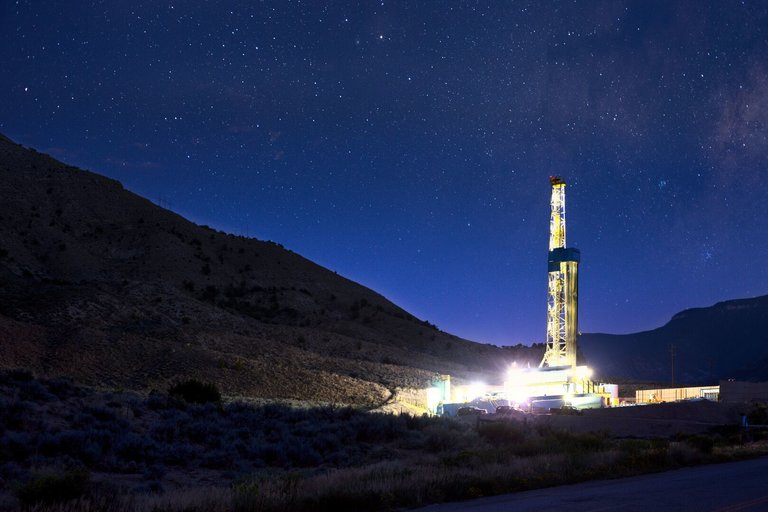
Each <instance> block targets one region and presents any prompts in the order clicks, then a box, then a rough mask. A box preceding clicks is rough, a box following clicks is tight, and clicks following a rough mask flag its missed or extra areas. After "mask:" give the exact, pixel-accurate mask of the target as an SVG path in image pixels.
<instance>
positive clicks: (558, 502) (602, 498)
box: [417, 457, 768, 512]
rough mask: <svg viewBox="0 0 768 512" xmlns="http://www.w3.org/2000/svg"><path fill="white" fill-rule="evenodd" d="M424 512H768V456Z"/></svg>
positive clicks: (447, 506)
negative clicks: (617, 511)
mask: <svg viewBox="0 0 768 512" xmlns="http://www.w3.org/2000/svg"><path fill="white" fill-rule="evenodd" d="M417 510H418V511H419V512H502V511H503V512H548V511H552V512H554V511H557V512H605V511H612V510H619V511H622V512H667V511H674V512H742V511H748V512H756V511H768V457H762V458H760V459H753V460H749V461H744V462H730V463H727V464H712V465H708V466H699V467H695V468H686V469H678V470H675V471H668V472H666V473H655V474H652V475H643V476H637V477H631V478H622V479H619V480H600V481H596V482H586V483H583V484H576V485H564V486H561V487H552V488H549V489H540V490H537V491H526V492H519V493H515V494H505V495H502V496H494V497H491V498H480V499H476V500H469V501H463V502H460V503H447V504H444V505H432V506H429V507H425V508H420V509H417Z"/></svg>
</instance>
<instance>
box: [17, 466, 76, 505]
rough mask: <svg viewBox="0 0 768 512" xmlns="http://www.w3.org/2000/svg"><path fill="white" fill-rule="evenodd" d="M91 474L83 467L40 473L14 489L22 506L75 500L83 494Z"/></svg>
mask: <svg viewBox="0 0 768 512" xmlns="http://www.w3.org/2000/svg"><path fill="white" fill-rule="evenodd" d="M90 478H91V475H90V473H89V472H88V471H87V470H85V469H73V470H69V471H65V472H64V473H60V474H58V473H46V474H40V475H38V476H36V477H35V478H33V479H32V480H30V481H29V482H27V483H25V484H23V485H21V486H19V487H18V488H17V489H16V497H17V498H18V499H19V501H20V502H21V504H22V505H23V506H27V507H29V506H33V505H37V504H46V505H50V504H52V503H63V502H66V501H71V500H75V499H77V498H80V497H81V496H83V495H84V494H85V491H86V490H87V489H88V482H89V481H90Z"/></svg>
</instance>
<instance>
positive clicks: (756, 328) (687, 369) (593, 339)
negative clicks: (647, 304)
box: [579, 295, 768, 384]
mask: <svg viewBox="0 0 768 512" xmlns="http://www.w3.org/2000/svg"><path fill="white" fill-rule="evenodd" d="M766 326H768V295H765V296H761V297H755V298H751V299H739V300H729V301H725V302H719V303H717V304H715V305H714V306H711V307H707V308H695V309H686V310H685V311H682V312H680V313H678V314H676V315H675V316H673V317H672V319H671V320H670V321H669V322H668V323H667V324H666V325H664V326H662V327H659V328H658V329H654V330H652V331H646V332H639V333H635V334H624V335H616V334H583V335H582V336H581V337H580V338H579V349H580V350H581V351H582V352H583V354H584V356H585V358H586V359H587V361H588V363H589V364H590V365H591V366H593V367H594V368H595V369H596V371H597V372H599V374H600V375H602V376H604V377H614V378H616V377H619V378H631V379H639V380H649V381H656V382H669V381H670V380H671V373H672V369H671V368H672V363H671V356H670V346H671V345H674V347H675V349H674V351H675V382H676V383H679V384H686V383H687V384H698V383H716V382H717V381H718V380H719V379H729V378H733V379H741V380H768V329H766Z"/></svg>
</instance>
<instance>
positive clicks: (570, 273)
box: [540, 176, 580, 368]
mask: <svg viewBox="0 0 768 512" xmlns="http://www.w3.org/2000/svg"><path fill="white" fill-rule="evenodd" d="M549 182H550V183H551V184H552V200H551V215H550V220H549V258H548V261H549V266H548V281H549V298H548V301H547V347H546V352H544V358H543V359H542V360H541V365H540V366H571V367H573V368H575V367H576V336H577V333H578V311H579V308H578V292H579V274H578V272H579V258H580V253H579V250H578V249H575V248H567V247H566V246H565V182H564V181H563V180H562V179H560V178H559V177H557V176H552V177H550V178H549Z"/></svg>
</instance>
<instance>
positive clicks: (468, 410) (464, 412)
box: [456, 406, 488, 416]
mask: <svg viewBox="0 0 768 512" xmlns="http://www.w3.org/2000/svg"><path fill="white" fill-rule="evenodd" d="M483 414H488V411H486V410H485V409H481V408H479V407H472V406H467V407H461V408H459V410H458V411H456V416H482V415H483Z"/></svg>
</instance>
